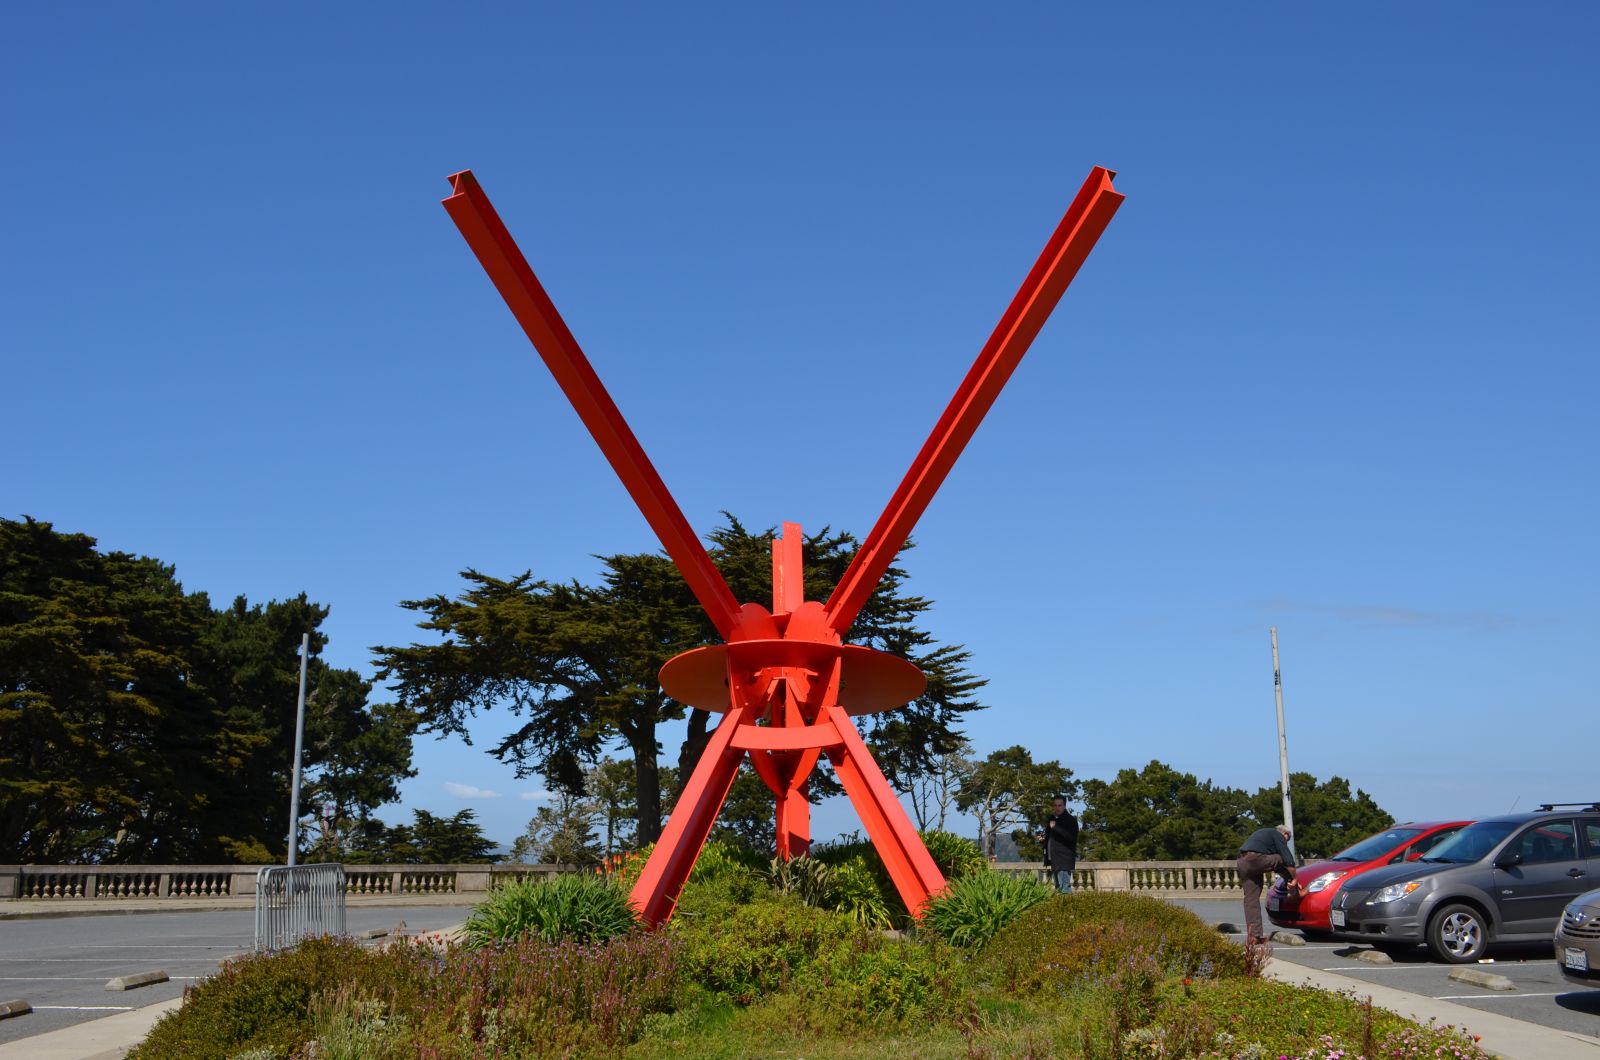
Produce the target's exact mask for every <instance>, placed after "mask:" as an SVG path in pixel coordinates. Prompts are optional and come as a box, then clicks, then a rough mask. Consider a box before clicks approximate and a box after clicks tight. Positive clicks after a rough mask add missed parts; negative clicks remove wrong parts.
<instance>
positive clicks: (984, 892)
mask: <svg viewBox="0 0 1600 1060" xmlns="http://www.w3.org/2000/svg"><path fill="white" fill-rule="evenodd" d="M1053 893H1054V892H1053V891H1052V890H1051V889H1050V888H1049V887H1048V886H1046V885H1045V884H1043V883H1040V882H1038V881H1037V880H1028V879H1022V878H1020V877H1016V876H1006V875H1003V874H1002V873H998V872H989V871H983V872H977V873H972V874H970V875H966V876H961V877H958V878H957V879H956V880H955V881H954V882H952V883H951V884H950V886H948V887H947V888H945V890H944V893H942V894H940V895H937V896H936V897H934V898H933V899H932V900H930V901H929V902H928V905H927V908H926V910H925V912H924V914H923V919H922V923H923V926H924V927H926V928H928V929H930V930H931V931H933V932H934V933H935V934H937V935H938V936H939V937H940V938H942V939H944V940H945V941H946V942H949V943H951V944H953V945H956V946H963V947H968V948H972V947H977V946H982V945H983V944H984V943H986V942H988V941H989V940H990V939H992V938H994V936H995V933H996V932H998V931H999V930H1000V929H1001V928H1003V927H1005V926H1006V925H1007V924H1009V923H1011V922H1012V921H1013V920H1015V919H1016V918H1017V917H1019V916H1021V915H1022V914H1023V913H1026V912H1027V911H1028V910H1029V909H1032V908H1033V907H1034V906H1036V905H1038V904H1039V903H1040V902H1043V901H1046V900H1048V899H1049V898H1050V897H1051V896H1052V894H1053Z"/></svg>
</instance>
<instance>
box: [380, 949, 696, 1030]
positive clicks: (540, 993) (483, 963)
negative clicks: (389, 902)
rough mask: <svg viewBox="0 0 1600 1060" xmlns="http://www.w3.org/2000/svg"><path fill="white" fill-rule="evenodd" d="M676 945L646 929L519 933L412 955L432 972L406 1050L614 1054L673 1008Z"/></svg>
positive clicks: (419, 999)
mask: <svg viewBox="0 0 1600 1060" xmlns="http://www.w3.org/2000/svg"><path fill="white" fill-rule="evenodd" d="M680 949H681V947H680V945H679V943H678V942H677V940H675V939H673V938H670V937H668V936H667V935H665V934H662V933H659V932H657V933H654V934H645V933H642V932H641V933H638V934H631V935H626V936H620V937H617V938H613V939H612V940H611V941H609V942H606V943H580V942H576V941H573V940H571V939H564V940H562V941H561V942H546V941H544V940H543V939H540V938H538V937H536V936H523V937H521V938H520V939H518V940H517V941H515V942H510V943H506V944H502V945H496V946H489V947H485V948H483V949H480V950H477V951H472V950H466V949H462V948H455V949H451V950H449V951H447V952H446V953H445V955H444V957H443V958H442V959H438V960H436V959H434V958H432V957H430V956H428V955H426V954H423V955H420V956H419V957H414V958H413V959H420V960H423V961H427V962H431V963H432V964H433V965H434V971H433V974H432V975H430V976H429V977H428V978H427V980H426V987H425V989H423V990H422V991H421V992H420V996H418V997H417V999H416V1002H415V1003H414V1004H413V1005H412V1006H411V1011H413V1012H415V1013H416V1017H415V1019H416V1022H415V1026H413V1027H412V1028H410V1029H409V1031H408V1033H407V1039H406V1045H407V1048H406V1049H405V1050H404V1053H403V1055H406V1056H419V1055H420V1056H460V1055H467V1056H485V1055H488V1056H570V1055H614V1054H615V1053H616V1052H617V1051H619V1050H620V1049H621V1048H622V1047H623V1046H626V1045H627V1044H628V1043H629V1042H631V1041H633V1040H634V1039H635V1038H637V1037H638V1035H639V1031H640V1029H641V1027H642V1026H643V1024H644V1022H645V1020H646V1019H647V1018H648V1017H649V1016H650V1015H651V1014H653V1013H658V1012H665V1011H668V1010H669V1009H670V1008H671V1005H672V999H673V997H674V996H675V995H676V993H677V989H678V986H679V973H678V955H679V952H680Z"/></svg>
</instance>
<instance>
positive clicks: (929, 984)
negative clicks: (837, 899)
mask: <svg viewBox="0 0 1600 1060" xmlns="http://www.w3.org/2000/svg"><path fill="white" fill-rule="evenodd" d="M796 993H797V994H798V995H799V996H801V997H803V998H804V999H805V1005H806V1009H807V1010H808V1011H809V1012H810V1013H811V1015H810V1017H809V1019H808V1020H807V1022H808V1024H809V1025H810V1026H812V1027H813V1028H814V1029H817V1030H824V1031H829V1030H831V1031H846V1032H848V1031H853V1030H856V1029H859V1028H862V1027H871V1028H875V1029H879V1030H886V1029H892V1028H898V1027H902V1026H905V1025H908V1024H911V1023H917V1024H919V1025H920V1024H926V1023H928V1022H931V1021H938V1022H943V1021H944V1020H946V1019H947V1018H949V1017H951V1016H953V1015H954V1014H955V1013H957V1012H958V1011H962V1010H964V1007H965V1006H964V1001H965V990H964V976H963V974H962V964H961V960H960V957H959V955H958V954H957V953H956V952H955V951H954V950H952V949H950V948H949V947H948V946H944V945H942V944H939V943H933V944H920V943H915V942H907V941H903V940H900V939H890V938H885V937H884V936H883V935H881V934H879V933H877V932H859V933H857V934H856V935H855V936H854V937H852V938H850V939H849V940H848V941H846V942H845V943H844V944H842V945H835V946H831V947H828V948H826V949H824V950H823V951H821V952H820V953H819V954H818V955H817V957H816V959H815V960H814V961H812V962H811V964H810V965H809V966H808V967H806V968H804V969H803V970H802V971H801V972H800V974H799V976H798V981H797V983H796Z"/></svg>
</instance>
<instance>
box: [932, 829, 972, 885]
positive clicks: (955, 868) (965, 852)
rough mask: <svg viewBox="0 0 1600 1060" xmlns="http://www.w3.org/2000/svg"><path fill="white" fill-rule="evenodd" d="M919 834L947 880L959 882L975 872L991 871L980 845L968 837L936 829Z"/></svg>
mask: <svg viewBox="0 0 1600 1060" xmlns="http://www.w3.org/2000/svg"><path fill="white" fill-rule="evenodd" d="M918 834H919V835H920V836H922V844H923V845H924V846H926V847H927V848H928V853H929V854H930V855H932V856H933V863H934V864H935V865H937V866H939V871H940V872H942V873H944V878H945V879H947V880H958V879H960V878H961V877H963V876H967V875H970V874H972V873H975V872H988V871H989V859H988V858H986V857H984V856H983V850H982V849H981V848H980V847H979V846H978V844H977V843H975V842H973V841H972V840H970V839H968V838H967V837H966V836H959V835H956V834H955V833H954V832H941V831H938V830H936V829H935V830H931V831H927V832H919V833H918Z"/></svg>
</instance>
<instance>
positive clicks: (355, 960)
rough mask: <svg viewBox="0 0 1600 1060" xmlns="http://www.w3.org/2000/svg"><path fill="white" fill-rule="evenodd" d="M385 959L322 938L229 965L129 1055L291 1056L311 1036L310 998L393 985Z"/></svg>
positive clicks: (187, 994) (147, 1059) (151, 1059)
mask: <svg viewBox="0 0 1600 1060" xmlns="http://www.w3.org/2000/svg"><path fill="white" fill-rule="evenodd" d="M383 959H384V958H383V955H381V954H376V953H372V952H369V951H367V950H364V949H362V948H361V947H360V946H358V945H356V944H355V943H354V942H352V941H350V940H349V939H332V938H320V939H310V940H308V941H306V942H303V943H301V944H300V945H299V946H296V947H295V948H294V949H292V950H284V951H283V952H281V953H270V954H262V955H259V956H252V957H245V958H243V959H241V960H236V961H229V962H227V963H226V964H224V965H223V966H222V970H221V971H220V972H218V973H217V974H216V975H214V976H212V977H211V978H210V979H206V980H204V981H202V982H200V983H199V984H197V985H195V986H192V987H190V988H189V989H187V990H185V991H184V1003H183V1007H182V1008H179V1009H176V1010H174V1011H173V1012H169V1013H168V1014H167V1015H165V1016H163V1017H162V1018H161V1019H160V1021H159V1022H157V1023H156V1025H155V1026H154V1027H153V1028H152V1029H151V1031H150V1034H149V1036H148V1037H147V1038H145V1040H144V1042H143V1043H142V1044H140V1045H139V1046H138V1047H136V1048H135V1049H134V1050H133V1052H132V1053H130V1054H129V1055H130V1056H135V1057H139V1058H140V1060H158V1058H167V1057H171V1058H173V1060H178V1058H182V1057H195V1056H233V1055H235V1054H237V1053H241V1052H246V1051H248V1050H252V1049H258V1050H267V1051H270V1053H271V1054H272V1055H276V1056H288V1055H289V1054H290V1053H293V1052H295V1051H296V1050H298V1049H300V1047H301V1046H303V1045H304V1044H305V1043H306V1042H307V1041H309V1040H311V1039H312V1038H313V1037H314V1036H315V1027H314V1025H313V1022H312V1017H311V1012H310V1009H311V1002H312V999H313V998H315V997H317V996H318V995H321V994H325V993H331V992H333V991H336V990H338V989H340V988H342V987H345V986H346V985H347V984H349V983H351V982H354V981H357V980H361V979H368V978H370V979H372V980H373V981H375V982H385V981H386V980H390V979H393V978H395V977H388V976H384V975H383V974H381V969H380V968H379V967H378V966H379V965H380V964H382V963H383ZM375 973H380V974H375ZM405 978H406V977H405V976H404V975H402V976H400V977H398V979H399V980H402V981H403V980H404V979H405Z"/></svg>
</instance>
